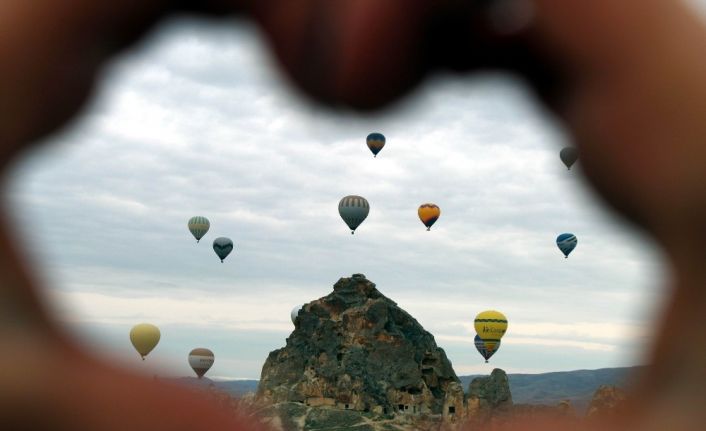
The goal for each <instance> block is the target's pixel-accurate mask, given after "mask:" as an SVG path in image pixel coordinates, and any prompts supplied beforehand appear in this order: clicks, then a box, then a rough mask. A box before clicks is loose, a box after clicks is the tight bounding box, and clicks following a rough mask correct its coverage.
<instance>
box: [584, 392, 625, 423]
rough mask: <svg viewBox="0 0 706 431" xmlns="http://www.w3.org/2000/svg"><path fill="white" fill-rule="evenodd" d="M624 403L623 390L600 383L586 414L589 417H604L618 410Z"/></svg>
mask: <svg viewBox="0 0 706 431" xmlns="http://www.w3.org/2000/svg"><path fill="white" fill-rule="evenodd" d="M624 403H625V392H624V391H623V390H622V389H620V388H618V387H616V386H608V385H601V386H600V387H599V388H598V389H597V390H596V392H595V393H594V394H593V399H592V400H591V404H589V406H588V411H587V412H586V416H587V417H589V418H596V417H604V416H606V415H612V414H616V413H619V412H620V409H621V408H622V407H623V406H624Z"/></svg>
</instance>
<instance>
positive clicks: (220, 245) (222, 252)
mask: <svg viewBox="0 0 706 431" xmlns="http://www.w3.org/2000/svg"><path fill="white" fill-rule="evenodd" d="M213 251H215V252H216V254H217V255H218V257H219V258H220V259H221V263H223V259H225V258H226V257H228V255H229V254H230V252H231V251H233V241H231V239H230V238H226V237H224V236H221V237H218V238H216V239H214V240H213Z"/></svg>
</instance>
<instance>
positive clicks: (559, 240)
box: [556, 233, 579, 257]
mask: <svg viewBox="0 0 706 431" xmlns="http://www.w3.org/2000/svg"><path fill="white" fill-rule="evenodd" d="M578 242H579V240H578V238H576V235H574V234H573V233H562V234H561V235H559V236H558V237H556V245H557V247H559V250H561V252H562V253H564V257H569V253H571V252H572V251H573V250H574V249H575V248H576V244H578Z"/></svg>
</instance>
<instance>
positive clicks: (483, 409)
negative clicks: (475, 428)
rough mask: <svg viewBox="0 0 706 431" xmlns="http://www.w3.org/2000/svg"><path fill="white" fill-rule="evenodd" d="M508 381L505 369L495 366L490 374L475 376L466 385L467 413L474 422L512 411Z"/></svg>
mask: <svg viewBox="0 0 706 431" xmlns="http://www.w3.org/2000/svg"><path fill="white" fill-rule="evenodd" d="M512 407H513V404H512V394H511V393H510V382H509V380H508V378H507V374H506V373H505V371H503V370H501V369H499V368H495V369H494V370H493V372H492V373H490V376H487V377H476V378H475V379H473V380H472V381H471V383H470V384H469V385H468V414H469V415H470V416H471V418H472V419H473V420H474V421H475V422H484V421H487V420H488V419H489V418H491V417H498V416H501V415H506V414H508V413H510V412H511V411H512Z"/></svg>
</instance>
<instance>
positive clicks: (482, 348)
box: [473, 334, 500, 364]
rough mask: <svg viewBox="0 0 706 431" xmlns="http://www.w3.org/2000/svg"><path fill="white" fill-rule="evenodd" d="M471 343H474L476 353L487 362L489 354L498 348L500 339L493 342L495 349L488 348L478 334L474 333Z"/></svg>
mask: <svg viewBox="0 0 706 431" xmlns="http://www.w3.org/2000/svg"><path fill="white" fill-rule="evenodd" d="M473 344H475V345H476V349H477V350H478V353H480V355H481V356H482V357H483V358H484V359H485V363H486V364H487V363H488V359H490V357H491V356H493V355H494V354H495V352H497V351H498V349H499V348H500V340H498V342H497V343H496V344H495V349H493V350H490V349H488V348H487V347H485V342H484V341H483V339H482V338H480V336H479V335H478V334H476V336H475V338H473Z"/></svg>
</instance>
